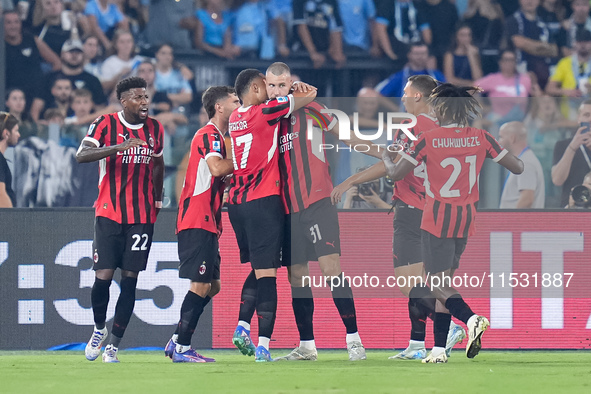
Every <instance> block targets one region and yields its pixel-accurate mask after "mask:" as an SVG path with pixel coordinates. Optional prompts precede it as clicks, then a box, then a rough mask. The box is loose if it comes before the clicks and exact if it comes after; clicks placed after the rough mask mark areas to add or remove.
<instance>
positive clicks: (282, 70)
mask: <svg viewBox="0 0 591 394" xmlns="http://www.w3.org/2000/svg"><path fill="white" fill-rule="evenodd" d="M267 72H268V73H272V74H273V75H277V76H279V75H283V74H291V70H290V69H289V66H288V65H287V64H285V63H283V62H275V63H273V64H271V65H270V66H269V67H268V68H267Z"/></svg>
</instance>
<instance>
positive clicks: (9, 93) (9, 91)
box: [4, 88, 27, 101]
mask: <svg viewBox="0 0 591 394" xmlns="http://www.w3.org/2000/svg"><path fill="white" fill-rule="evenodd" d="M14 92H21V93H22V94H23V96H25V100H27V95H26V94H25V92H24V91H23V90H22V89H21V88H11V89H8V91H7V92H6V96H5V97H4V101H8V99H9V98H10V95H11V94H12V93H14Z"/></svg>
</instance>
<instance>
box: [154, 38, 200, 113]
mask: <svg viewBox="0 0 591 394" xmlns="http://www.w3.org/2000/svg"><path fill="white" fill-rule="evenodd" d="M154 86H155V88H156V91H158V92H165V93H166V94H167V96H168V99H169V100H170V101H171V102H172V111H173V112H179V109H180V107H181V106H185V105H187V104H189V103H190V102H191V101H192V100H193V91H192V90H191V85H190V84H189V81H188V80H187V79H186V78H185V76H184V75H183V73H182V72H181V70H180V67H178V65H176V64H175V62H174V54H173V50H172V47H171V46H170V45H167V44H164V45H161V46H160V48H158V50H157V51H156V80H155V81H154Z"/></svg>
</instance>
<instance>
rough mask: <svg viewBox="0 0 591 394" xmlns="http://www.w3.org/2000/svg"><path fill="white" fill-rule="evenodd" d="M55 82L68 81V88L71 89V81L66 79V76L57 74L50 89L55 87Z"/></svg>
mask: <svg viewBox="0 0 591 394" xmlns="http://www.w3.org/2000/svg"><path fill="white" fill-rule="evenodd" d="M57 81H68V82H70V86H72V87H73V84H72V80H70V78H68V77H67V76H65V75H64V74H58V75H57V76H56V77H55V78H54V80H53V82H51V87H52V88H53V87H54V86H55V84H56V83H57Z"/></svg>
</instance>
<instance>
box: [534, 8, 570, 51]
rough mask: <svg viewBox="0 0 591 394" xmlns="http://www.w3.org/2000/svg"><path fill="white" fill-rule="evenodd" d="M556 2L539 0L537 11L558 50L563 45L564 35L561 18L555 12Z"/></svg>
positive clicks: (556, 9)
mask: <svg viewBox="0 0 591 394" xmlns="http://www.w3.org/2000/svg"><path fill="white" fill-rule="evenodd" d="M561 1H562V0H561ZM557 4H558V0H540V5H539V6H538V10H537V12H538V16H539V17H540V20H541V21H542V22H544V24H545V25H546V26H547V27H548V30H549V32H550V36H551V37H554V42H556V44H557V45H558V49H559V51H560V50H561V48H562V46H563V45H564V37H563V36H564V35H563V34H562V26H561V22H562V19H560V18H559V17H558V15H557V14H556V13H557V11H558V6H557ZM558 12H559V11H558Z"/></svg>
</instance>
